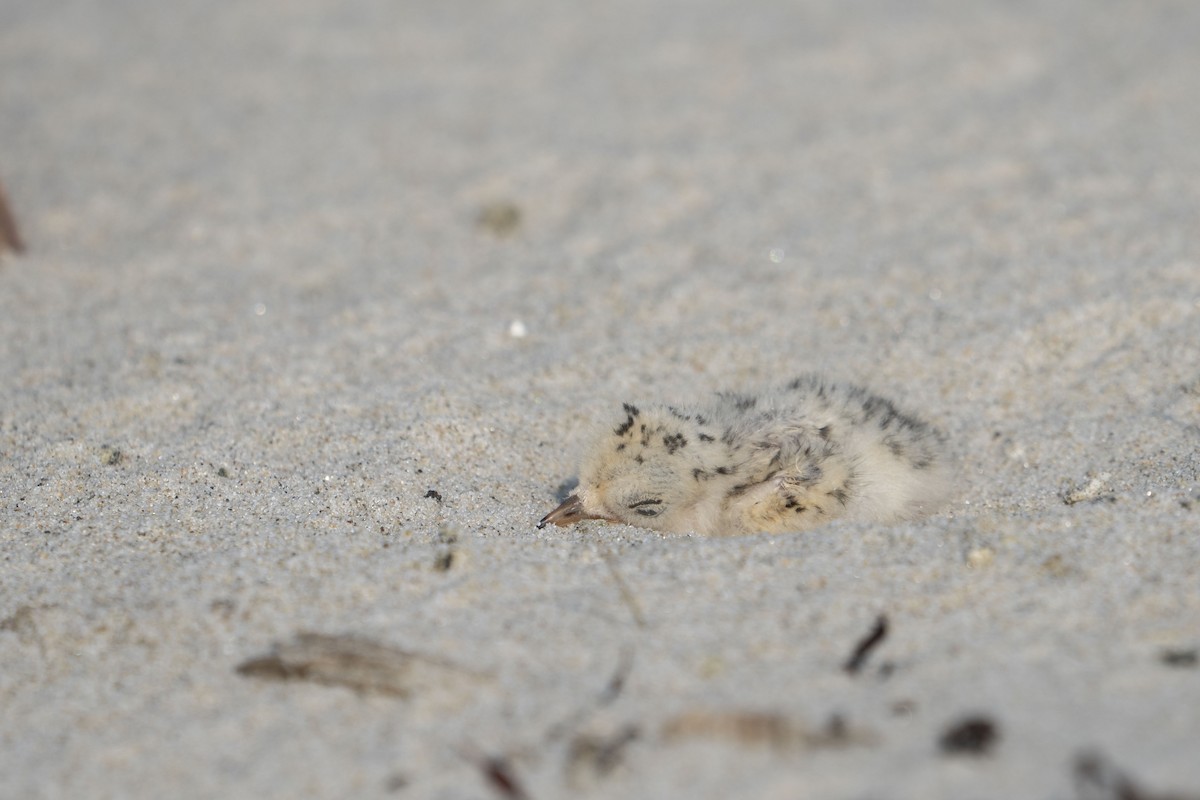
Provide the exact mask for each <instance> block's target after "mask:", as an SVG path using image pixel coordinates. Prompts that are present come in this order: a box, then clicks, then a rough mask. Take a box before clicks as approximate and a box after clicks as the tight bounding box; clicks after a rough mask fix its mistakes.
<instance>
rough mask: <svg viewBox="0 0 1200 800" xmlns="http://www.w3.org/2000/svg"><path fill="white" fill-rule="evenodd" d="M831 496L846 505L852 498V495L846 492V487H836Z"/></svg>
mask: <svg viewBox="0 0 1200 800" xmlns="http://www.w3.org/2000/svg"><path fill="white" fill-rule="evenodd" d="M829 495H830V497H832V498H833V499H834V500H837V501H838V502H839V503H841V504H842V505H846V501H847V500H849V499H850V495H848V494H846V490H845V489H834V490H833V491H832V492H830V493H829Z"/></svg>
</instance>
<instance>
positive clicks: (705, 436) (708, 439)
mask: <svg viewBox="0 0 1200 800" xmlns="http://www.w3.org/2000/svg"><path fill="white" fill-rule="evenodd" d="M700 441H702V442H715V441H716V439H714V438H713V437H711V436H709V435H708V434H707V433H702V434H700Z"/></svg>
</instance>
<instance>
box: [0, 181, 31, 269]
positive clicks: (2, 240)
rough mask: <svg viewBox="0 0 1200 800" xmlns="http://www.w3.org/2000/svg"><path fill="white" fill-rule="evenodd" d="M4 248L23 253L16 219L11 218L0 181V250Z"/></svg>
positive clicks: (23, 244) (23, 246)
mask: <svg viewBox="0 0 1200 800" xmlns="http://www.w3.org/2000/svg"><path fill="white" fill-rule="evenodd" d="M4 250H11V251H13V252H14V253H23V252H25V242H23V241H21V234H20V232H19V231H18V230H17V221H16V220H15V219H13V215H12V211H10V210H9V208H8V195H6V194H5V193H4V184H3V183H0V252H3V251H4Z"/></svg>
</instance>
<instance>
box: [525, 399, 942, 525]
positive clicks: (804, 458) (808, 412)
mask: <svg viewBox="0 0 1200 800" xmlns="http://www.w3.org/2000/svg"><path fill="white" fill-rule="evenodd" d="M949 472H950V470H949V466H948V464H947V459H946V448H945V440H944V439H943V437H942V435H941V434H940V433H938V432H937V431H936V430H935V429H934V428H932V427H931V426H929V425H927V424H926V423H924V422H922V421H920V420H918V419H916V418H915V417H912V416H909V415H908V414H905V413H902V412H901V411H899V410H898V409H897V408H896V407H895V406H894V405H893V404H892V403H891V402H890V401H888V400H885V399H883V398H882V397H878V396H876V395H874V394H872V393H870V392H868V391H867V390H865V389H861V388H859V387H857V386H849V385H844V384H837V383H829V382H826V381H824V380H822V379H821V378H819V377H818V376H815V375H805V376H802V377H799V378H797V379H796V380H794V381H792V382H791V383H788V384H787V385H786V386H784V387H782V388H779V389H773V390H770V391H766V392H763V393H760V394H754V395H749V394H736V393H728V392H721V393H718V394H717V395H716V397H715V398H714V399H713V400H711V401H710V402H709V403H708V404H706V405H704V406H695V407H675V406H647V407H643V408H639V407H637V406H634V405H631V404H629V403H626V404H625V406H624V419H623V420H622V421H621V422H620V423H619V424H618V425H617V426H616V427H615V428H613V429H612V430H611V431H608V432H606V434H605V435H603V436H602V437H601V438H600V439H599V440H598V441H597V442H596V443H595V444H594V446H593V447H592V448H591V450H590V451H589V453H588V455H587V457H586V458H585V459H584V461H583V464H582V466H581V468H580V473H579V487H578V489H577V491H576V492H575V494H573V495H571V496H570V497H568V498H567V499H566V501H564V502H563V504H562V505H560V506H559V507H558V508H556V509H554V510H553V511H551V512H550V513H549V514H547V515H546V516H545V517H543V518H542V520H541V522H539V523H538V527H539V528H543V527H545V526H546V525H549V524H554V525H570V524H572V523H574V522H578V521H579V520H584V519H600V520H606V521H608V522H618V523H624V524H626V525H636V526H639V527H642V528H651V529H653V530H657V531H662V532H664V533H687V532H694V533H698V534H702V535H706V536H734V535H738V534H747V533H760V532H765V533H783V532H789V531H802V530H806V529H808V528H812V527H815V526H817V525H820V524H823V523H825V522H828V521H830V520H832V519H835V518H837V517H849V518H853V519H861V520H873V521H878V522H893V521H899V520H905V519H914V518H917V517H920V516H923V515H925V514H927V513H929V512H931V511H933V510H935V509H936V508H937V507H938V505H939V504H940V503H941V502H943V501H944V500H945V499H946V497H947V495H948V493H949V488H950V480H949Z"/></svg>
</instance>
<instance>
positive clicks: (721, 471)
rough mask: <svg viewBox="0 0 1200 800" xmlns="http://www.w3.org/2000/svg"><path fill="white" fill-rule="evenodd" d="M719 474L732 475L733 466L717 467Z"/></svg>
mask: <svg viewBox="0 0 1200 800" xmlns="http://www.w3.org/2000/svg"><path fill="white" fill-rule="evenodd" d="M717 474H718V475H732V474H733V467H717Z"/></svg>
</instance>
